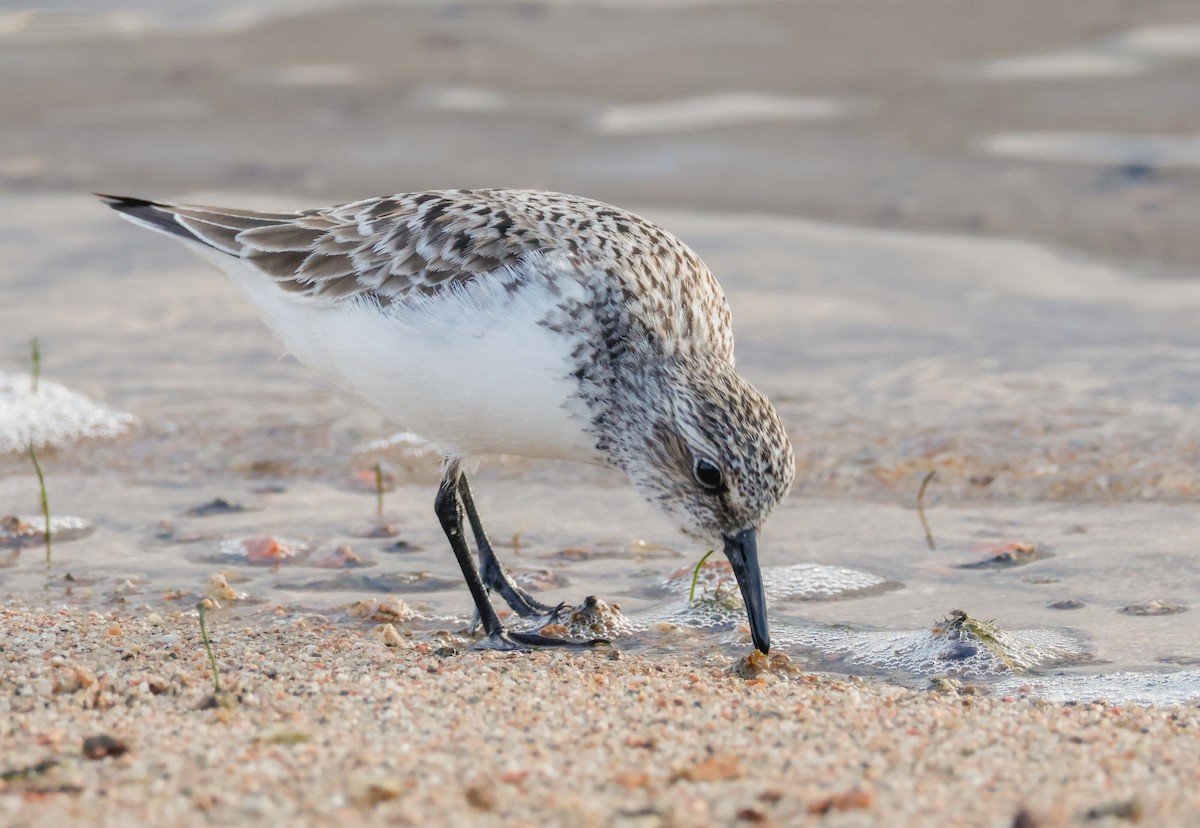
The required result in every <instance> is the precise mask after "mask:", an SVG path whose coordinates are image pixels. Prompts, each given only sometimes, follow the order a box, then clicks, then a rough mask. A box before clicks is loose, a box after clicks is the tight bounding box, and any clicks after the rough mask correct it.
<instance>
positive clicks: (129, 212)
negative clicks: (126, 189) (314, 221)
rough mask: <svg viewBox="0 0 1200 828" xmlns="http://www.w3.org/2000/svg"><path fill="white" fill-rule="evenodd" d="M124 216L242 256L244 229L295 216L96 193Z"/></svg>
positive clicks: (144, 225)
mask: <svg viewBox="0 0 1200 828" xmlns="http://www.w3.org/2000/svg"><path fill="white" fill-rule="evenodd" d="M95 195H96V196H97V197H99V198H100V200H101V201H103V202H104V203H105V204H107V205H108V206H109V207H112V208H113V209H114V210H116V211H117V212H118V213H120V214H121V217H122V218H125V219H128V220H129V221H131V222H133V223H134V224H139V225H141V226H142V227H147V228H149V229H151V230H157V231H159V232H160V233H167V234H169V235H172V236H175V237H176V238H180V239H183V240H184V241H190V242H198V243H199V244H203V245H205V246H206V247H211V248H212V249H213V250H219V251H220V252H222V253H228V254H229V255H231V256H240V255H241V252H242V245H241V244H240V243H239V242H238V241H237V236H238V234H239V233H241V232H242V231H243V230H249V229H252V228H258V227H264V226H268V225H274V224H281V223H284V222H287V221H290V220H292V219H293V218H295V215H294V214H292V215H289V214H286V213H256V212H253V211H250V210H227V209H220V208H210V207H193V206H190V205H181V204H164V203H161V202H158V201H148V200H146V199H144V198H133V197H130V196H117V195H105V194H104V193H95Z"/></svg>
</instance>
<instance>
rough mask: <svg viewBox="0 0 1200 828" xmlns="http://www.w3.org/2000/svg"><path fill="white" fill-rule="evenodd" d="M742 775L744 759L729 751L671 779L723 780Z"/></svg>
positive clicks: (711, 757)
mask: <svg viewBox="0 0 1200 828" xmlns="http://www.w3.org/2000/svg"><path fill="white" fill-rule="evenodd" d="M741 777H742V760H741V759H739V758H738V757H736V756H732V755H730V754H727V753H717V754H714V755H712V756H710V757H708V758H707V759H705V760H703V761H701V762H697V763H696V764H694V765H692V766H691V767H689V768H684V769H683V770H681V771H679V772H677V773H675V774H673V775H672V776H671V781H672V782H676V781H678V780H680V779H683V780H686V781H688V782H723V781H725V780H728V779H740V778H741Z"/></svg>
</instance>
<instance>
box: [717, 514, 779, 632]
mask: <svg viewBox="0 0 1200 828" xmlns="http://www.w3.org/2000/svg"><path fill="white" fill-rule="evenodd" d="M725 557H727V558H729V563H730V565H732V566H733V574H734V576H735V577H736V578H737V582H738V587H740V588H741V590H742V600H743V601H745V602H746V615H747V616H749V618H750V637H751V638H753V639H754V646H755V648H757V649H758V650H759V651H760V652H764V653H765V652H767V651H768V650H770V649H771V633H770V631H769V630H768V629H767V597H766V595H764V594H763V583H762V572H761V571H760V570H759V568H758V535H757V532H756V530H754V529H745V530H743V531H741V532H738V533H737V534H736V535H730V536H729V537H727V538H725Z"/></svg>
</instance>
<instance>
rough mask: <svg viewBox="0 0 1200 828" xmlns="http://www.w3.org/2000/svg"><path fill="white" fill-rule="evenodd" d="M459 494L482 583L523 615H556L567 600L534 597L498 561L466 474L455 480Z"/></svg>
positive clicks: (525, 616)
mask: <svg viewBox="0 0 1200 828" xmlns="http://www.w3.org/2000/svg"><path fill="white" fill-rule="evenodd" d="M458 495H459V497H460V498H461V499H462V505H463V509H464V510H466V513H467V520H469V521H470V522H471V531H472V532H473V533H474V535H475V547H476V548H477V549H478V550H479V574H480V576H481V577H482V578H483V585H484V586H486V587H487V588H488V589H489V590H492V591H493V592H498V593H500V597H501V598H503V599H504V601H505V603H507V604H508V605H509V606H510V607H512V608H513V611H514V612H516V613H517V614H518V615H520V616H521V617H523V618H529V617H531V616H536V615H549V616H551V617H552V618H557V617H558V614H559V613H560V612H562V610H563V609H564V608H565V607H566V604H559V605H558V606H556V607H552V606H550V605H549V604H543V603H542V602H541V601H539V600H537V599H536V598H534V597H533V596H532V595H530V594H529V593H528V592H527V591H526V590H525V589H524V588H523V587H522V586H521V585H520V584H518V583H517V582H516V581H514V580H513V578H512V576H511V575H509V574H508V570H507V569H505V568H504V564H502V563H500V559H499V558H497V557H496V553H495V552H494V551H493V550H492V543H491V541H489V540H488V536H487V532H485V531H484V529H483V523H482V522H481V521H480V520H479V512H478V511H476V509H475V498H473V497H471V487H470V485H469V484H468V483H467V475H466V474H463V475H462V477H461V478H460V479H459V481H458Z"/></svg>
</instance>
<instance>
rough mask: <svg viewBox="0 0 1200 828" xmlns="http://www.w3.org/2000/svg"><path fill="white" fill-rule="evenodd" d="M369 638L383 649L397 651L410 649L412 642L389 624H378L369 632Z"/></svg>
mask: <svg viewBox="0 0 1200 828" xmlns="http://www.w3.org/2000/svg"><path fill="white" fill-rule="evenodd" d="M370 636H371V638H373V639H374V640H376V641H378V642H379V643H380V644H382V645H383V646H385V647H395V648H396V649H398V650H408V649H411V648H412V642H411V641H409V640H408V639H407V638H405V637H404V636H402V635H400V633H398V632H397V631H396V628H395V627H393V626H392V625H391V624H380V625H379V626H377V627H375V628H374V629H373V630H371V632H370Z"/></svg>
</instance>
